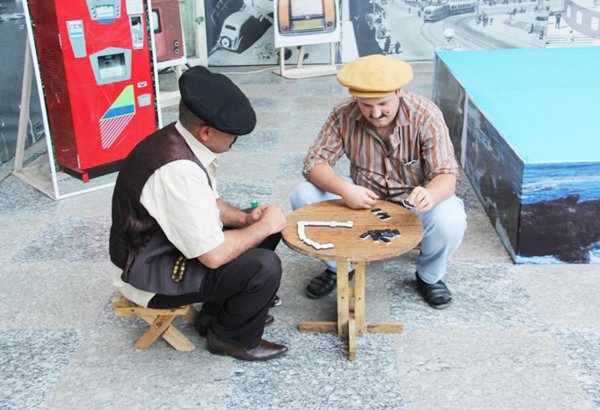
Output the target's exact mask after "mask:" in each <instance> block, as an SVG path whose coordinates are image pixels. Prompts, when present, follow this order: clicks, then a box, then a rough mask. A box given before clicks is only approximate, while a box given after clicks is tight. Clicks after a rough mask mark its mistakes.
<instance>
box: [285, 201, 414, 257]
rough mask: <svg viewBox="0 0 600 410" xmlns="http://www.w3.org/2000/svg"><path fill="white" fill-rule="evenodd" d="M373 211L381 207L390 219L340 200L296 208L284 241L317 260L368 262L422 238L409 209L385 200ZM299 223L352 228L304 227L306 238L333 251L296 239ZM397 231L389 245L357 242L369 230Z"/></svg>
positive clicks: (399, 251) (404, 249)
mask: <svg viewBox="0 0 600 410" xmlns="http://www.w3.org/2000/svg"><path fill="white" fill-rule="evenodd" d="M373 208H380V209H381V210H382V211H383V212H385V213H387V214H388V215H389V216H390V218H389V219H387V220H385V221H382V220H380V219H379V217H377V215H375V214H373V213H372V212H371V210H369V209H350V208H348V207H347V206H345V205H344V204H343V202H342V201H341V200H332V201H324V202H318V203H315V204H312V205H308V206H305V207H303V208H299V209H296V210H295V211H293V212H292V213H290V214H289V215H288V217H287V223H288V225H287V227H286V228H285V229H284V230H283V232H282V236H283V242H284V243H285V244H286V245H287V246H289V247H290V248H292V249H293V250H295V251H297V252H299V253H301V254H304V255H308V256H311V257H314V258H318V259H325V260H349V261H352V262H370V261H376V260H382V259H388V258H393V257H395V256H399V255H401V254H403V253H405V252H408V251H410V250H411V249H413V248H414V247H415V246H417V245H418V244H419V242H420V241H421V238H422V237H423V225H422V224H421V221H420V220H419V218H418V217H417V216H416V215H414V214H413V213H412V212H410V211H409V210H408V209H406V208H404V207H402V206H400V205H397V204H394V203H391V202H387V201H377V203H376V204H375V206H373ZM298 221H337V222H346V221H352V222H353V226H352V227H351V228H346V227H329V226H307V227H305V228H304V231H305V234H306V237H307V238H310V239H312V240H313V241H315V242H318V243H320V244H325V243H333V245H334V248H332V249H320V250H319V249H315V248H313V247H312V246H310V245H308V244H306V243H304V242H303V241H302V240H301V239H300V237H299V236H298ZM388 228H389V229H398V230H399V231H400V236H397V237H395V238H393V239H391V241H390V242H389V243H387V244H386V243H383V242H375V241H373V239H372V238H371V237H367V238H366V239H360V237H359V236H360V235H361V234H363V233H364V232H367V231H369V230H384V229H388Z"/></svg>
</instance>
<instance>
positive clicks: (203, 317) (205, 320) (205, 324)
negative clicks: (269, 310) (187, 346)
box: [196, 311, 275, 337]
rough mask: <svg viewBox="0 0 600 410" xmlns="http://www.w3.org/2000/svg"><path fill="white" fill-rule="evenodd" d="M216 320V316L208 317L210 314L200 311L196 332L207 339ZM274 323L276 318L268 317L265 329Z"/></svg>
mask: <svg viewBox="0 0 600 410" xmlns="http://www.w3.org/2000/svg"><path fill="white" fill-rule="evenodd" d="M215 320H217V318H216V317H215V316H212V315H208V314H206V313H203V312H202V311H200V313H199V314H198V321H197V322H196V330H198V333H200V336H202V337H206V335H207V334H208V329H209V328H210V325H211V324H212V323H213V322H214V321H215ZM274 321H275V318H274V317H273V316H271V315H267V317H266V319H265V327H267V326H270V325H272V324H273V322H274Z"/></svg>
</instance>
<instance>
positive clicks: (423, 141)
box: [303, 92, 459, 202]
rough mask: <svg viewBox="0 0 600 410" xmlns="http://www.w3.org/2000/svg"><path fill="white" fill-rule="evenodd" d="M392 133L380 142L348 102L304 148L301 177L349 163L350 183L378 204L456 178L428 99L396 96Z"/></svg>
mask: <svg viewBox="0 0 600 410" xmlns="http://www.w3.org/2000/svg"><path fill="white" fill-rule="evenodd" d="M395 121H396V123H395V127H394V131H393V134H392V135H390V137H389V141H384V139H382V138H381V137H380V136H379V135H377V132H376V131H375V129H374V128H373V126H372V125H371V124H370V123H369V122H368V121H367V119H366V118H365V117H364V116H363V115H362V113H361V111H360V108H359V106H358V104H357V103H356V102H355V101H354V99H350V100H348V101H346V102H344V103H342V104H340V105H338V106H337V107H335V108H334V109H333V111H332V113H331V114H330V115H329V118H328V119H327V121H326V122H325V124H324V125H323V127H322V128H321V131H320V132H319V135H318V136H317V138H316V139H315V141H314V142H313V145H312V146H311V147H310V148H309V150H308V154H307V155H306V158H305V159H304V169H303V175H304V177H305V178H308V175H309V174H310V171H311V170H312V169H313V167H314V166H315V165H318V164H329V165H330V166H332V167H333V166H334V165H335V163H336V162H337V161H338V160H339V159H340V157H341V156H342V154H346V156H347V157H348V159H349V160H350V175H351V177H352V180H353V181H354V182H355V183H356V184H358V185H361V186H364V187H366V188H369V189H371V190H372V191H373V192H375V193H376V194H377V195H379V197H380V198H382V199H387V200H390V201H394V202H399V201H400V199H401V198H402V195H404V194H408V193H409V192H410V191H412V189H413V188H415V187H416V186H419V185H425V184H426V183H427V182H429V181H431V180H432V179H433V178H434V177H435V176H436V175H440V174H452V175H456V176H458V172H459V168H458V163H457V162H456V159H455V158H454V148H453V146H452V142H451V140H450V136H449V133H448V127H447V126H446V123H445V122H444V118H443V116H442V113H441V111H440V109H439V108H438V107H437V106H436V105H435V104H434V103H433V102H432V101H431V100H429V99H427V98H425V97H423V96H420V95H417V94H413V93H409V92H405V93H404V95H403V96H402V97H400V108H399V110H398V115H397V116H396V120H395Z"/></svg>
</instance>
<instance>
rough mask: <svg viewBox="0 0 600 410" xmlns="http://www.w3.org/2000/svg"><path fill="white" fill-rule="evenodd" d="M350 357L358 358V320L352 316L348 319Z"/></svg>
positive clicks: (351, 358)
mask: <svg viewBox="0 0 600 410" xmlns="http://www.w3.org/2000/svg"><path fill="white" fill-rule="evenodd" d="M348 358H349V359H350V360H354V359H356V322H355V320H354V318H352V317H351V318H350V320H349V321H348Z"/></svg>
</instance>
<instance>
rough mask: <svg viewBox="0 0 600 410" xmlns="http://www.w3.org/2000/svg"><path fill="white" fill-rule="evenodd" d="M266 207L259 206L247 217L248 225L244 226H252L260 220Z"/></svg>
mask: <svg viewBox="0 0 600 410" xmlns="http://www.w3.org/2000/svg"><path fill="white" fill-rule="evenodd" d="M265 208H266V205H259V206H257V207H256V208H254V209H253V210H252V211H251V212H250V213H249V214H247V215H246V223H245V225H244V226H248V225H252V224H253V223H255V222H258V221H259V220H260V217H261V215H262V213H263V211H264V210H265Z"/></svg>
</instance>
